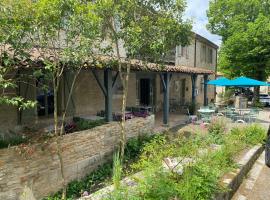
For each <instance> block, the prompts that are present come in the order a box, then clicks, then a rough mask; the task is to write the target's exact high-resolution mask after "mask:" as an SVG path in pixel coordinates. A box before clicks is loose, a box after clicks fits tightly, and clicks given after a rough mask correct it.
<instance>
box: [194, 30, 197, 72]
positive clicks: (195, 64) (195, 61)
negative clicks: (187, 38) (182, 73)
mask: <svg viewBox="0 0 270 200" xmlns="http://www.w3.org/2000/svg"><path fill="white" fill-rule="evenodd" d="M194 48H195V49H194V67H196V66H197V39H196V35H195V47H194Z"/></svg>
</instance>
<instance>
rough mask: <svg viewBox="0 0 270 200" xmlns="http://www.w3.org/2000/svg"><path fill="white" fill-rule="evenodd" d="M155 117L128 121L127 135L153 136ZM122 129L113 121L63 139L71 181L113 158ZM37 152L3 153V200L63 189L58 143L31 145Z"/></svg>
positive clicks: (0, 181)
mask: <svg viewBox="0 0 270 200" xmlns="http://www.w3.org/2000/svg"><path fill="white" fill-rule="evenodd" d="M153 127H154V116H153V115H152V116H149V117H147V118H145V119H144V118H134V119H131V120H128V121H127V122H126V130H127V136H128V138H130V137H136V136H138V135H140V134H145V133H152V130H153ZM119 133H120V126H119V123H118V122H112V123H110V124H106V125H103V126H99V127H96V128H94V129H91V130H85V131H81V132H76V133H72V134H68V135H65V136H64V137H63V140H62V150H63V159H64V160H63V162H64V166H65V167H64V171H65V175H66V178H67V180H68V181H71V180H74V179H80V178H82V177H84V176H85V175H86V174H88V173H90V172H91V171H93V170H94V169H96V168H97V167H98V166H99V165H101V164H103V163H104V162H106V161H108V159H111V157H112V156H111V155H112V152H113V151H114V149H115V146H116V145H117V144H118V139H119ZM31 149H32V150H33V153H32V154H31V153H30V154H28V153H27V154H25V153H22V154H21V155H20V154H19V150H22V148H18V147H11V148H9V149H2V150H0V199H5V200H14V199H18V196H19V195H21V194H22V191H23V189H24V188H25V187H26V186H27V187H29V188H31V189H32V191H33V194H34V196H35V197H36V198H37V199H40V198H41V197H44V196H46V195H48V194H50V193H53V192H56V191H58V190H59V189H60V188H61V174H60V166H59V159H58V156H57V154H56V143H55V142H53V141H49V142H48V143H47V144H46V143H44V142H42V143H39V144H35V145H33V146H31Z"/></svg>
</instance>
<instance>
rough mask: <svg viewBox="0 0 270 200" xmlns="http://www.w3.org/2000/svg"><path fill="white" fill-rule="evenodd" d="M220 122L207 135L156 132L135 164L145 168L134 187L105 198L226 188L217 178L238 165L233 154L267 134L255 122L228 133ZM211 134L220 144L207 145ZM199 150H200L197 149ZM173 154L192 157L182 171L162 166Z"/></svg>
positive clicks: (205, 193)
mask: <svg viewBox="0 0 270 200" xmlns="http://www.w3.org/2000/svg"><path fill="white" fill-rule="evenodd" d="M216 124H218V125H216ZM223 125H224V124H223V122H215V124H214V125H213V128H212V132H211V133H210V134H208V135H206V136H201V135H198V136H193V137H190V138H188V139H187V138H186V139H185V138H183V137H176V138H174V139H170V138H169V137H165V136H157V137H156V138H154V139H153V140H152V141H151V142H150V143H148V144H147V145H145V147H144V151H143V153H142V154H141V156H140V160H139V162H138V163H137V164H136V165H134V167H139V168H140V167H141V169H142V170H143V171H144V172H145V173H144V177H143V179H141V180H139V181H138V186H137V187H136V189H134V190H133V189H132V188H131V189H130V190H128V189H126V190H121V191H114V192H113V193H112V194H111V195H110V197H109V198H108V199H113V200H116V199H127V200H131V199H132V200H133V199H136V200H140V199H148V200H156V199H160V200H161V199H174V198H175V199H183V200H191V199H200V200H208V199H212V198H214V195H215V194H216V193H218V192H220V191H223V190H225V188H223V187H222V186H221V185H220V184H219V180H220V178H221V177H222V176H223V175H224V174H225V173H227V172H229V171H231V170H232V169H234V168H235V167H237V165H236V163H235V161H234V158H235V156H236V155H237V154H238V153H240V152H241V151H242V150H244V149H245V148H247V147H249V146H250V145H256V144H258V143H261V142H262V141H263V139H265V137H266V131H265V130H264V129H263V128H262V127H260V126H258V125H250V126H247V127H245V128H235V129H232V130H231V131H230V132H229V133H227V134H225V133H224V131H225V129H224V126H223ZM212 134H217V135H219V137H220V138H221V140H220V148H217V149H215V150H214V149H213V148H212V147H209V146H211V145H210V144H212V143H213V140H212V139H211V137H212ZM202 150H203V152H204V153H203V154H202V153H200V152H202ZM172 156H174V157H180V158H184V157H185V158H192V159H193V162H191V163H189V164H187V165H185V166H184V173H183V174H182V175H180V174H176V173H174V172H172V171H166V170H164V169H163V168H162V164H161V161H162V159H163V158H165V157H172ZM116 194H117V195H116ZM114 195H116V196H114Z"/></svg>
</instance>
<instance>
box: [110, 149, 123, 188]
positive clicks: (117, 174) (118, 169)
mask: <svg viewBox="0 0 270 200" xmlns="http://www.w3.org/2000/svg"><path fill="white" fill-rule="evenodd" d="M121 178H122V162H121V159H120V157H119V152H116V153H115V154H114V155H113V175H112V181H113V185H114V189H115V190H118V189H119V188H120V181H121Z"/></svg>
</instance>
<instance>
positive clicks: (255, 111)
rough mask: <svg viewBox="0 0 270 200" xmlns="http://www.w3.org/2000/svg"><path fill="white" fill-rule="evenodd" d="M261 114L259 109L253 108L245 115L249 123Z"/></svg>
mask: <svg viewBox="0 0 270 200" xmlns="http://www.w3.org/2000/svg"><path fill="white" fill-rule="evenodd" d="M258 115H259V110H258V109H251V110H250V112H249V113H247V114H246V115H245V116H246V118H247V120H248V122H249V123H252V122H256V120H257V117H258Z"/></svg>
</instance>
